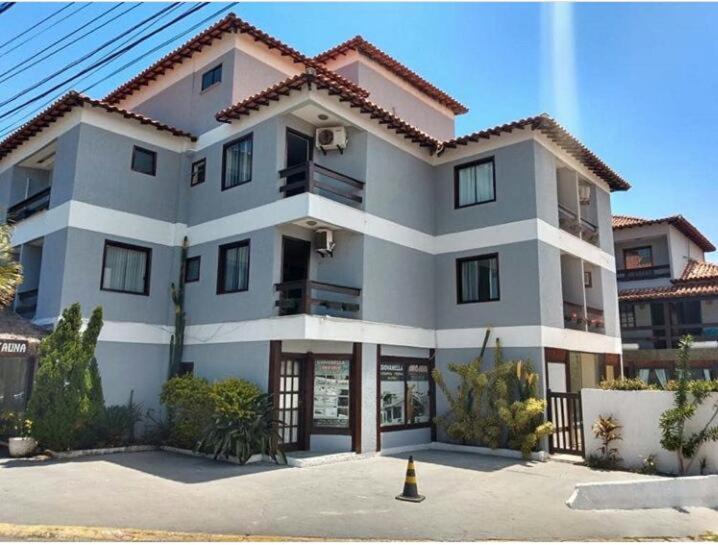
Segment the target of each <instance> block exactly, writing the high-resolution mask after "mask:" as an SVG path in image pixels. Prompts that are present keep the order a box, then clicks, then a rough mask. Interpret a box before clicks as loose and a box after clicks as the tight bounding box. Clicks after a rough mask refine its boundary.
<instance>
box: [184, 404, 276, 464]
mask: <svg viewBox="0 0 718 545" xmlns="http://www.w3.org/2000/svg"><path fill="white" fill-rule="evenodd" d="M280 425H281V422H280V421H279V420H277V419H276V418H275V417H274V403H273V399H272V395H271V394H262V395H259V396H256V397H254V398H253V399H252V400H251V401H250V406H249V408H248V409H247V410H246V411H242V412H241V413H221V412H220V413H217V414H215V415H214V417H213V418H212V423H211V424H210V426H209V427H208V429H207V430H206V432H205V434H204V436H203V437H202V439H201V440H200V441H199V442H198V443H197V446H196V447H195V450H196V451H202V450H205V451H210V452H212V454H213V455H214V458H215V460H216V459H217V458H220V457H222V458H225V459H227V458H229V457H230V456H232V455H234V456H236V457H237V460H238V461H239V463H240V464H242V465H244V464H246V463H247V462H248V461H249V459H250V458H251V457H252V455H253V454H266V455H267V456H269V457H271V458H272V460H274V461H275V462H279V461H280V460H281V462H282V463H284V462H286V458H285V456H284V453H283V452H282V450H281V449H280V448H279V444H280V442H281V436H280V434H279V426H280Z"/></svg>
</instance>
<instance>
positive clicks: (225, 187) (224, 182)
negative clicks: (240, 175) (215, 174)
mask: <svg viewBox="0 0 718 545" xmlns="http://www.w3.org/2000/svg"><path fill="white" fill-rule="evenodd" d="M244 140H249V141H250V142H251V143H252V159H251V160H250V162H249V179H247V180H245V181H243V182H239V183H238V184H234V185H229V186H228V185H227V180H226V178H227V148H229V147H231V146H234V145H235V144H240V143H241V142H243V141H244ZM253 171H254V132H250V133H249V134H245V135H244V136H242V137H240V138H235V139H234V140H231V141H230V142H227V143H226V144H224V146H222V191H227V190H228V189H234V188H235V187H240V186H243V185H245V184H248V183H249V182H251V181H252V175H253V173H254V172H253Z"/></svg>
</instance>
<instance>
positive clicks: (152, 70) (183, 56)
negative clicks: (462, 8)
mask: <svg viewBox="0 0 718 545" xmlns="http://www.w3.org/2000/svg"><path fill="white" fill-rule="evenodd" d="M228 33H235V34H237V33H239V34H248V35H250V36H252V37H253V38H254V40H255V41H258V42H262V43H264V44H265V45H266V46H267V47H268V48H269V49H276V50H277V51H279V53H280V54H281V55H282V56H287V57H290V58H291V59H292V61H293V62H295V63H301V64H303V65H304V66H306V67H310V66H311V67H313V68H315V69H316V70H317V71H322V72H325V73H326V74H327V76H328V77H334V78H337V79H338V80H340V81H342V82H343V83H344V84H345V85H347V86H351V87H353V89H354V91H355V92H357V93H359V94H364V96H368V95H369V93H368V92H367V91H365V90H364V89H362V88H361V87H359V86H358V85H355V84H353V83H352V82H350V81H349V80H346V79H345V78H343V77H341V76H340V75H338V74H334V73H333V72H330V71H329V70H327V69H326V68H324V67H323V66H322V65H321V64H320V63H318V62H316V61H314V60H313V59H311V58H309V57H307V56H305V55H303V54H302V53H300V52H299V51H297V50H296V49H294V48H292V47H290V46H288V45H287V44H285V43H283V42H281V41H279V40H277V39H276V38H274V37H272V36H270V35H269V34H267V33H266V32H264V31H262V30H260V29H258V28H257V27H255V26H253V25H250V24H249V23H247V22H246V21H244V20H242V19H240V18H239V17H237V16H236V15H235V14H234V13H229V14H227V15H226V16H225V17H223V18H222V19H220V20H219V21H217V22H216V23H215V24H213V25H212V26H210V27H209V28H207V29H205V30H203V31H202V32H200V33H199V34H197V35H196V36H194V37H192V38H190V39H189V40H188V41H186V42H185V43H184V44H182V45H181V46H179V47H177V48H175V49H174V50H173V51H170V52H169V53H167V54H166V55H165V56H164V57H162V58H161V59H159V60H158V61H156V62H154V63H153V64H152V65H150V66H149V67H147V68H146V69H145V70H143V71H142V72H140V73H139V74H137V75H136V76H135V77H133V78H132V79H131V80H129V81H127V82H126V83H123V84H122V85H120V86H119V87H117V88H116V89H115V90H114V91H111V92H110V93H109V94H108V95H107V96H105V98H104V99H103V102H107V103H109V104H117V103H118V102H120V101H122V100H124V99H125V98H127V97H129V96H131V95H132V94H133V93H134V92H135V91H138V90H139V89H141V88H142V87H144V86H147V85H150V84H151V83H152V82H153V81H154V80H156V79H157V77H158V76H161V75H163V74H165V73H166V72H167V71H168V70H172V69H174V67H175V66H176V65H178V64H182V63H183V62H184V61H185V60H187V59H190V58H192V56H194V54H195V53H199V52H200V51H202V49H204V48H205V47H207V46H210V45H212V43H213V42H214V41H215V40H218V39H220V38H222V36H224V35H225V34H228Z"/></svg>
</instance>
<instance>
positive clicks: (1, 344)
mask: <svg viewBox="0 0 718 545" xmlns="http://www.w3.org/2000/svg"><path fill="white" fill-rule="evenodd" d="M27 353H28V345H27V341H18V340H14V339H0V357H17V356H25V355H26V354H27Z"/></svg>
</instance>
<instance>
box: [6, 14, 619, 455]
mask: <svg viewBox="0 0 718 545" xmlns="http://www.w3.org/2000/svg"><path fill="white" fill-rule="evenodd" d="M465 111H466V108H465V107H464V106H463V105H461V104H460V103H458V102H457V101H456V100H454V99H452V98H451V97H449V96H448V95H447V94H446V93H444V92H442V91H440V90H439V89H437V88H436V87H434V86H433V85H431V84H429V83H428V82H426V81H425V80H423V79H422V78H420V77H419V76H418V75H416V74H414V73H413V72H411V71H410V70H409V69H408V68H406V67H404V66H403V65H401V64H400V63H398V62H397V61H396V60H393V59H391V57H389V56H388V55H386V54H384V53H382V52H381V51H379V50H378V49H377V48H375V47H374V46H372V45H371V44H368V43H367V42H365V41H364V40H362V39H360V38H355V39H353V40H351V41H350V42H347V43H345V44H343V45H341V46H339V47H338V48H334V49H332V50H330V51H329V52H327V53H324V54H322V55H319V56H318V57H316V58H308V57H306V56H304V55H302V54H301V53H299V52H297V51H295V50H293V49H291V48H289V47H288V46H286V45H285V44H283V43H281V42H279V41H278V40H276V39H274V38H272V37H270V36H268V35H266V34H265V33H263V32H261V31H259V30H258V29H256V28H254V27H252V26H251V25H248V24H247V23H245V22H243V21H241V20H240V19H237V18H236V17H234V16H233V15H230V16H228V17H226V18H224V19H223V20H222V21H220V22H218V23H217V24H215V25H214V26H212V27H211V28H209V29H207V30H206V31H204V32H203V33H201V34H200V35H199V36H197V37H196V38H194V39H192V40H190V41H189V42H188V43H186V44H185V45H183V46H182V47H180V48H178V49H177V50H176V51H174V52H172V53H170V54H168V55H166V56H165V57H163V58H162V59H161V60H160V61H158V62H157V63H155V64H154V65H152V66H151V67H149V68H148V69H146V70H145V71H143V72H142V73H141V74H139V75H138V76H137V77H135V78H133V79H132V80H131V81H129V82H127V83H126V84H124V85H122V86H121V87H120V88H118V89H117V90H116V91H114V92H112V93H110V94H109V95H108V96H107V97H105V99H104V100H103V101H98V100H92V99H90V98H87V97H83V96H80V95H78V94H75V93H71V94H68V95H67V96H65V97H64V98H63V99H61V100H59V101H58V102H56V103H55V104H54V105H52V106H51V107H50V108H48V109H47V110H46V111H45V112H43V113H42V114H40V115H38V116H37V117H36V118H35V119H33V120H31V121H30V122H28V123H27V124H26V125H25V126H24V127H22V128H21V129H20V130H18V131H17V132H16V133H15V134H13V135H11V136H10V137H9V138H7V139H6V140H5V141H3V142H2V143H0V203H3V204H4V205H6V206H8V207H9V217H10V219H12V220H14V221H15V232H14V235H13V237H14V238H13V240H14V244H15V245H17V247H18V252H19V256H20V259H21V261H22V263H23V266H24V267H25V273H26V276H25V283H24V284H23V286H22V287H21V288H20V294H19V296H18V300H17V310H18V311H19V312H21V313H22V314H23V315H25V316H27V317H30V318H32V319H33V320H34V321H35V323H38V324H46V325H51V324H52V323H54V322H55V321H56V319H57V317H58V316H59V315H60V313H61V311H62V309H63V308H64V307H66V306H68V305H69V304H71V303H73V302H75V301H79V302H80V303H81V304H82V308H83V312H85V313H88V314H89V312H90V310H91V309H92V307H93V306H95V305H102V307H103V308H104V316H105V327H104V329H103V331H102V334H101V336H100V342H99V345H98V348H97V356H98V360H99V365H100V369H101V373H102V378H103V383H104V388H105V399H106V401H107V403H124V402H125V401H126V400H127V398H128V396H129V394H130V391H131V390H132V391H134V399H136V400H140V401H141V402H142V403H143V404H144V405H145V408H153V409H156V408H158V403H159V402H158V394H159V392H160V388H161V386H162V383H163V382H164V381H165V380H166V378H167V373H168V352H169V342H170V336H171V334H172V332H173V324H174V309H173V305H172V304H171V299H170V283H171V282H174V281H176V280H177V275H178V271H179V268H180V262H179V261H180V246H181V243H182V239H183V237H184V236H187V237H188V239H189V244H190V248H189V261H188V263H187V267H186V281H187V284H186V313H187V322H188V326H187V330H186V339H185V348H184V360H185V362H186V363H185V364H184V371H186V372H189V371H193V372H194V373H196V374H197V375H201V376H204V377H207V378H208V379H219V378H222V377H227V376H239V377H243V378H246V379H249V380H252V381H254V382H256V383H257V384H259V385H260V386H261V387H262V388H266V389H268V390H270V391H273V392H274V393H275V394H276V395H277V400H278V407H279V408H280V417H281V418H282V419H283V420H284V422H285V424H286V425H285V427H284V430H283V433H284V439H285V443H286V445H285V447H286V448H290V449H291V448H299V449H312V450H338V451H342V450H357V451H373V450H377V449H386V448H391V447H397V446H401V445H407V444H417V443H425V442H427V441H429V440H430V439H431V437H432V434H433V433H435V430H432V426H431V419H432V416H433V415H434V414H437V413H439V414H440V413H442V412H444V411H445V410H446V402H445V400H444V399H443V398H441V397H439V398H438V399H436V397H437V396H436V392H435V388H434V385H433V382H432V381H431V378H430V374H431V370H432V368H434V367H437V368H439V369H441V370H443V371H445V372H447V367H448V364H449V363H450V362H457V361H468V360H470V359H473V358H475V357H476V356H477V355H478V352H479V349H480V346H481V343H482V340H483V338H484V333H485V331H486V328H487V327H491V328H492V331H493V333H494V335H495V337H498V338H500V339H501V343H502V345H503V347H504V352H505V356H506V357H507V358H526V359H530V360H531V361H532V362H533V364H534V366H535V367H536V370H537V371H538V372H539V373H540V376H541V383H540V384H541V391H542V392H545V391H546V387H547V386H548V387H550V388H551V389H553V390H559V391H560V390H572V391H575V390H577V389H580V387H582V386H588V385H594V384H596V382H597V381H598V380H600V379H601V378H603V377H605V376H616V375H618V374H619V373H620V354H621V339H620V334H619V325H618V306H617V301H616V276H615V266H614V256H613V233H612V230H611V207H610V193H611V192H612V191H616V190H626V189H628V188H629V185H628V183H626V182H625V181H624V180H623V179H622V178H621V177H619V176H618V175H617V174H616V173H614V172H613V171H612V170H611V169H610V168H609V167H607V166H606V165H605V164H604V163H603V162H602V161H601V160H600V159H599V158H598V157H596V156H595V155H594V154H593V153H591V152H590V151H589V150H588V149H586V148H585V147H584V146H583V145H582V144H580V143H579V142H578V141H577V140H576V139H575V138H573V137H572V136H571V135H570V134H568V133H567V132H566V131H565V130H564V129H563V128H562V127H561V126H560V125H559V124H558V123H556V122H555V121H553V120H552V119H551V118H550V117H548V116H546V115H539V116H536V117H531V118H527V119H521V120H519V121H515V122H512V123H507V124H505V125H502V126H499V127H494V128H491V129H487V130H483V131H479V132H476V133H474V134H471V135H468V136H463V137H460V138H454V136H453V134H454V119H455V116H456V115H459V114H461V113H464V112H465ZM323 128H324V129H327V128H333V129H330V130H323V131H322V130H321V129H323ZM344 135H346V139H345V138H344ZM317 137H318V138H317ZM315 138H317V140H315ZM493 343H494V339H492V341H491V346H492V347H493ZM493 353H494V349H493V348H489V350H488V351H487V355H486V357H487V362H488V363H487V365H492V364H493ZM447 381H448V382H449V384H454V383H455V381H454V377H452V376H448V377H447ZM547 381H548V384H547ZM382 422H384V425H382Z"/></svg>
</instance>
